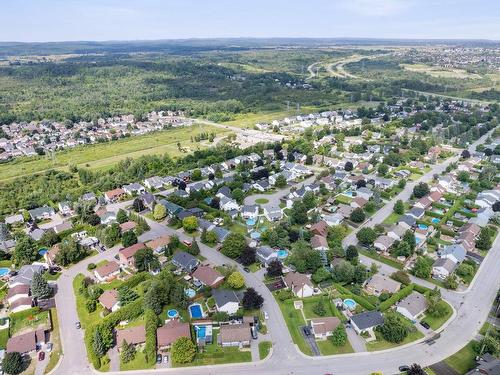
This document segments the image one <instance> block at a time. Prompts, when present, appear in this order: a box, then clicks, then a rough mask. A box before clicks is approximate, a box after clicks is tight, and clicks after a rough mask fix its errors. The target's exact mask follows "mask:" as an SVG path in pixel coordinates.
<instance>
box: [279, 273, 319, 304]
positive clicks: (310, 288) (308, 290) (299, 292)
mask: <svg viewBox="0 0 500 375" xmlns="http://www.w3.org/2000/svg"><path fill="white" fill-rule="evenodd" d="M283 280H284V281H285V284H286V286H287V287H288V288H290V290H291V291H292V292H293V294H295V295H296V296H297V297H300V298H305V297H311V296H312V295H313V294H314V285H313V283H312V282H311V280H310V279H309V278H308V277H307V276H306V275H304V274H302V273H298V272H288V273H287V274H286V276H285V277H284V279H283Z"/></svg>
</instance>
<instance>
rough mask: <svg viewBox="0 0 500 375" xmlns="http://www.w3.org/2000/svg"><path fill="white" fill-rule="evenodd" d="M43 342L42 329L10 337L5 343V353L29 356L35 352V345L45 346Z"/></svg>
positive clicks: (43, 332) (43, 334)
mask: <svg viewBox="0 0 500 375" xmlns="http://www.w3.org/2000/svg"><path fill="white" fill-rule="evenodd" d="M45 340H46V337H45V330H44V329H39V330H36V331H31V332H27V333H23V334H22V335H17V336H14V337H11V338H10V339H9V340H8V341H7V353H14V352H17V353H21V354H31V353H33V352H35V351H36V348H37V345H42V344H45Z"/></svg>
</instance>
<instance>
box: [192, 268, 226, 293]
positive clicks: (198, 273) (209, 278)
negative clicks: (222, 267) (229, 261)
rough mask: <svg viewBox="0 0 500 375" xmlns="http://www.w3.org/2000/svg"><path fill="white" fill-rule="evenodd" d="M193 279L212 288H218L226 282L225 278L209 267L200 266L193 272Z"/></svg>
mask: <svg viewBox="0 0 500 375" xmlns="http://www.w3.org/2000/svg"><path fill="white" fill-rule="evenodd" d="M192 276H193V278H195V279H196V280H198V281H199V282H200V283H202V284H203V285H206V286H209V287H210V288H217V287H218V286H220V285H221V284H222V283H223V282H224V276H222V274H221V273H220V272H219V271H217V270H215V269H213V268H212V267H209V266H199V267H198V268H196V270H195V271H194V272H193V275H192Z"/></svg>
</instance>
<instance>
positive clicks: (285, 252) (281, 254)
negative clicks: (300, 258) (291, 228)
mask: <svg viewBox="0 0 500 375" xmlns="http://www.w3.org/2000/svg"><path fill="white" fill-rule="evenodd" d="M277 255H278V258H280V259H285V258H286V257H287V256H288V250H278V252H277Z"/></svg>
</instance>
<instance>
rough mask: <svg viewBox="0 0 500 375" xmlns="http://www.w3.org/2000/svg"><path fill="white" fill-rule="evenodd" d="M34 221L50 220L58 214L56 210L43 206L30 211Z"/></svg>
mask: <svg viewBox="0 0 500 375" xmlns="http://www.w3.org/2000/svg"><path fill="white" fill-rule="evenodd" d="M28 213H29V214H30V216H31V219H32V220H35V221H36V220H49V219H50V218H52V216H54V215H55V214H56V212H55V210H54V209H53V208H52V207H49V206H43V207H38V208H34V209H32V210H29V211H28Z"/></svg>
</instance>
